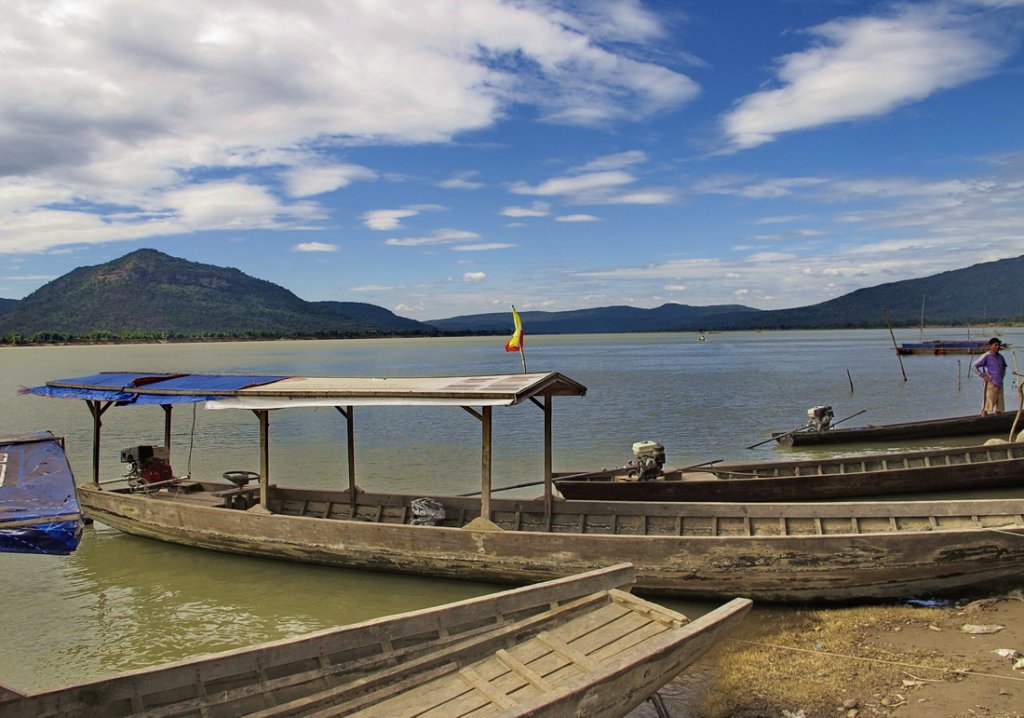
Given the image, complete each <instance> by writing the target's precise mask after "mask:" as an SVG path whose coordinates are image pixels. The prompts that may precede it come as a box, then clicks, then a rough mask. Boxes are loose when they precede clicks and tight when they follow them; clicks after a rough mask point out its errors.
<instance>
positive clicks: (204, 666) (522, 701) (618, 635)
mask: <svg viewBox="0 0 1024 718" xmlns="http://www.w3.org/2000/svg"><path fill="white" fill-rule="evenodd" d="M633 575H634V574H633V567H632V566H629V565H628V564H619V565H615V566H610V567H607V568H602V569H599V570H595V571H592V572H589V573H587V574H580V575H574V576H570V577H567V578H564V579H559V580H557V581H553V582H548V583H543V584H534V585H531V586H528V587H524V588H519V589H514V590H510V591H503V592H498V593H492V594H489V595H485V596H479V597H476V598H471V599H466V600H464V601H458V602H456V603H453V604H447V605H444V606H438V607H434V608H427V609H422V610H418V611H412V612H410V613H405V614H399V615H395V616H386V617H383V618H376V619H372V620H369V621H365V622H362V623H357V624H354V625H351V626H343V627H339V628H332V629H328V630H325V631H318V632H316V633H312V634H308V635H305V636H298V637H295V638H289V639H284V640H280V641H274V642H271V643H265V644H261V645H256V646H251V647H247V648H243V649H238V650H234V651H228V652H224V653H219V654H211V655H207V656H200V657H197V658H191V659H187V660H183V661H177V662H175V663H170V664H166V665H162V666H154V667H152V668H146V669H142V670H138V671H132V672H130V673H124V674H120V675H116V676H111V677H106V678H100V679H96V680H91V681H87V682H83V683H79V684H76V685H71V686H67V687H64V688H59V689H55V690H51V691H44V692H40V693H35V694H31V695H25V694H21V693H18V692H17V691H14V690H8V691H6V692H0V712H2V713H3V715H4V716H5V717H6V718H37V717H39V716H63V718H86V717H89V716H96V715H102V716H109V717H111V718H116V717H118V716H129V715H135V716H138V715H143V714H145V715H165V716H170V715H175V716H197V717H198V716H204V717H205V718H228V717H229V716H240V715H253V714H256V715H280V716H283V715H310V714H312V713H315V712H317V711H321V710H330V712H331V715H362V714H363V713H362V711H364V710H366V709H367V708H369V709H370V710H377V711H378V712H380V711H381V710H388V708H391V709H392V710H388V712H386V713H385V715H410V714H417V713H415V712H414V711H405V710H402V709H401V708H400V707H398V706H395V703H398V702H402V701H405V702H406V703H411V704H414V705H415V706H416V707H417V708H423V707H424V706H429V705H430V703H429V702H430V700H431V698H433V700H435V701H437V700H438V698H439V696H438V693H439V691H438V690H437V688H438V687H443V686H438V684H439V683H444V682H445V681H448V682H449V683H455V684H456V685H455V688H456V690H458V691H460V695H459V699H460V700H461V701H463V703H465V702H470V701H472V702H476V703H478V704H479V705H478V706H476V708H477V709H478V710H480V712H481V714H493V713H495V712H496V711H494V710H491V711H489V712H488V711H487V710H486V709H487V708H489V707H491V706H489V705H488V702H489V699H490V698H491V697H492V695H495V694H498V693H504V694H505V695H511V694H513V693H514V696H515V698H514V699H512V698H510V699H509V700H508V702H509V703H512V704H513V705H512V706H511V707H509V706H507V705H505V706H502V708H504V709H506V712H502V713H501V715H508V716H512V715H517V716H518V715H522V716H526V715H530V716H541V715H552V716H555V715H568V714H569V713H570V712H572V711H568V710H567V706H571V707H576V706H583V705H585V706H586V711H585V712H586V714H587V715H592V716H597V717H603V716H607V717H608V718H612V717H613V716H621V715H624V714H625V713H627V712H628V711H629V710H630V709H631V708H633V707H635V706H636V705H638V704H639V703H641V702H642V701H643V700H644V699H646V697H647V696H649V695H650V694H651V693H653V692H654V691H656V690H658V689H659V688H661V687H662V686H663V685H664V684H665V683H667V682H668V681H670V680H671V679H672V678H674V677H675V676H676V675H677V674H678V673H679V672H680V671H681V670H683V669H684V668H685V667H686V666H688V665H689V664H690V663H692V662H693V661H694V660H696V659H697V658H699V657H700V656H701V655H702V654H703V653H705V652H706V651H707V650H708V649H709V648H710V647H711V646H712V645H714V643H715V642H717V641H718V640H721V639H722V638H724V637H725V635H726V634H727V633H728V632H729V631H731V630H732V629H733V628H734V627H735V626H736V625H737V624H738V623H739V622H740V621H742V619H743V618H744V616H745V615H746V614H747V613H748V611H749V610H750V606H751V602H750V601H749V600H746V599H740V598H737V599H734V600H732V601H730V602H729V603H727V604H725V605H723V606H720V607H719V608H717V609H715V610H714V611H712V612H710V613H708V614H706V615H704V616H701V617H700V618H698V619H696V620H694V621H689V620H688V619H686V617H685V616H682V615H681V614H678V613H676V612H675V611H671V610H669V609H667V608H664V607H661V606H658V605H657V604H652V603H649V602H647V601H643V600H641V599H638V598H636V597H634V596H632V595H630V594H629V593H628V591H629V589H630V587H631V585H632V581H633ZM545 636H554V637H556V638H559V639H562V640H566V641H570V640H571V641H572V642H573V645H574V647H575V651H576V652H577V653H578V654H580V655H583V656H584V658H585V659H586V660H585V661H584V663H587V664H589V665H587V666H586V669H585V670H581V669H577V670H574V669H573V668H572V667H571V666H564V665H563V664H565V663H566V661H565V660H562V661H560V662H559V661H558V660H556V659H555V658H554V656H552V655H550V652H544V651H543V650H541V651H537V650H535V649H536V646H537V644H538V643H539V642H541V641H543V640H544V637H545ZM513 654H515V655H518V656H519V657H520V659H521V665H528V666H529V669H528V670H529V671H530V672H532V674H533V675H540V674H541V673H543V675H544V676H545V679H544V681H543V682H542V685H540V686H537V687H534V686H529V685H524V683H525V682H524V681H522V680H520V681H519V684H518V685H515V686H514V688H516V690H515V691H512V690H510V684H509V681H508V680H507V678H506V677H507V676H509V671H508V670H505V671H501V672H497V678H496V679H491V682H490V684H489V685H488V686H485V688H490V689H491V691H490V692H474V691H473V690H472V689H473V686H468V685H464V684H460V681H461V680H462V676H464V675H465V674H466V673H469V672H472V673H473V674H474V675H476V676H483V677H484V678H483V679H482V680H483V682H486V677H487V676H490V675H494V673H484V670H483V669H484V668H485V667H486V664H487V663H488V662H493V661H494V660H495V659H496V658H497V659H502V658H505V657H506V656H510V655H513ZM574 665H575V664H574ZM559 669H561V670H559ZM522 672H523V673H526V672H527V671H526V670H524V671H522ZM511 677H512V678H515V677H516V675H512V676H511ZM496 681H501V684H500V685H498V684H497V682H496ZM488 693H490V695H489V694H488ZM425 694H427V695H425ZM440 698H447V696H440ZM460 714H461V713H460Z"/></svg>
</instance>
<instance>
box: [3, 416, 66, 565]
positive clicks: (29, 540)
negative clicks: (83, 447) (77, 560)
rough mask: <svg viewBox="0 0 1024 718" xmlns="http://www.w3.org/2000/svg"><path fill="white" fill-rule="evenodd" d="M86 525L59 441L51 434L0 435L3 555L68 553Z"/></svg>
mask: <svg viewBox="0 0 1024 718" xmlns="http://www.w3.org/2000/svg"><path fill="white" fill-rule="evenodd" d="M82 524H83V522H82V514H81V509H80V508H79V505H78V496H77V495H76V493H75V478H74V476H73V474H72V473H71V466H70V465H69V464H68V459H67V456H66V455H65V454H64V447H63V446H62V444H61V441H60V440H59V439H58V438H56V437H55V436H53V434H51V433H49V432H40V433H32V434H20V435H17V436H3V437H0V551H5V552H8V553H44V554H61V555H65V554H69V553H71V552H72V551H74V550H75V549H76V548H77V547H78V543H79V541H81V538H82Z"/></svg>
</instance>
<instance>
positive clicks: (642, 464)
mask: <svg viewBox="0 0 1024 718" xmlns="http://www.w3.org/2000/svg"><path fill="white" fill-rule="evenodd" d="M626 466H627V467H628V468H629V472H628V474H627V475H628V476H629V477H630V478H633V479H640V480H641V481H647V480H649V479H653V478H656V477H657V476H658V475H659V474H661V470H662V468H663V467H664V466H665V447H664V446H662V445H661V444H659V443H658V442H656V441H638V442H636V443H635V444H633V460H632V461H630V462H629V463H628V464H626Z"/></svg>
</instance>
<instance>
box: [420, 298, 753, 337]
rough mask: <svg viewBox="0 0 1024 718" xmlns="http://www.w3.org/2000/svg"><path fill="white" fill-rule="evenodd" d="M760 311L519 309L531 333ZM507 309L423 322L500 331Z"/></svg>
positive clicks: (680, 324) (730, 307)
mask: <svg viewBox="0 0 1024 718" xmlns="http://www.w3.org/2000/svg"><path fill="white" fill-rule="evenodd" d="M760 314H763V312H762V311H761V310H760V309H752V308H750V307H744V306H741V305H738V304H722V305H717V306H709V307H691V306H688V305H686V304H662V305H661V306H660V307H656V308H654V309H637V308H636V307H622V306H615V307H595V308H593V309H576V310H573V311H568V312H520V313H519V316H520V317H521V318H522V320H523V323H524V324H525V325H527V326H528V327H529V331H530V333H532V334H591V333H616V332H657V331H691V330H692V331H696V330H698V329H702V328H711V327H720V326H721V323H722V321H723V318H724V317H734V318H736V319H737V320H738V319H739V318H742V317H745V316H747V315H750V316H751V317H756V316H759V315H760ZM509 317H510V315H509V312H499V313H492V314H473V315H469V316H461V317H452V318H451V319H437V320H432V321H430V322H427V323H428V324H431V325H432V326H435V327H437V328H438V329H443V330H445V331H463V332H498V333H500V332H504V331H507V330H508V329H509V328H510V327H511V319H510V318H509Z"/></svg>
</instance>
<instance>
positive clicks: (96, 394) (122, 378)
mask: <svg viewBox="0 0 1024 718" xmlns="http://www.w3.org/2000/svg"><path fill="white" fill-rule="evenodd" d="M29 392H30V393H33V394H38V395H41V396H49V397H57V398H74V399H92V400H109V401H117V402H119V403H124V404H172V403H179V402H195V401H206V402H207V408H209V409H231V408H243V409H278V408H284V407H299V406H383V405H413V404H415V405H456V406H509V405H512V404H517V403H519V402H521V401H523V400H525V399H528V398H530V397H534V396H583V395H585V394H586V393H587V389H586V387H585V386H583V385H582V384H580V383H578V382H576V381H574V380H572V379H570V378H568V377H566V376H564V375H562V374H559V373H558V372H546V373H531V374H492V375H480V376H451V377H303V376H293V377H281V376H245V375H212V374H132V373H118V374H94V375H90V376H85V377H78V378H72V379H57V380H54V381H49V382H47V383H46V385H45V386H43V387H36V388H34V389H30V390H29Z"/></svg>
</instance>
